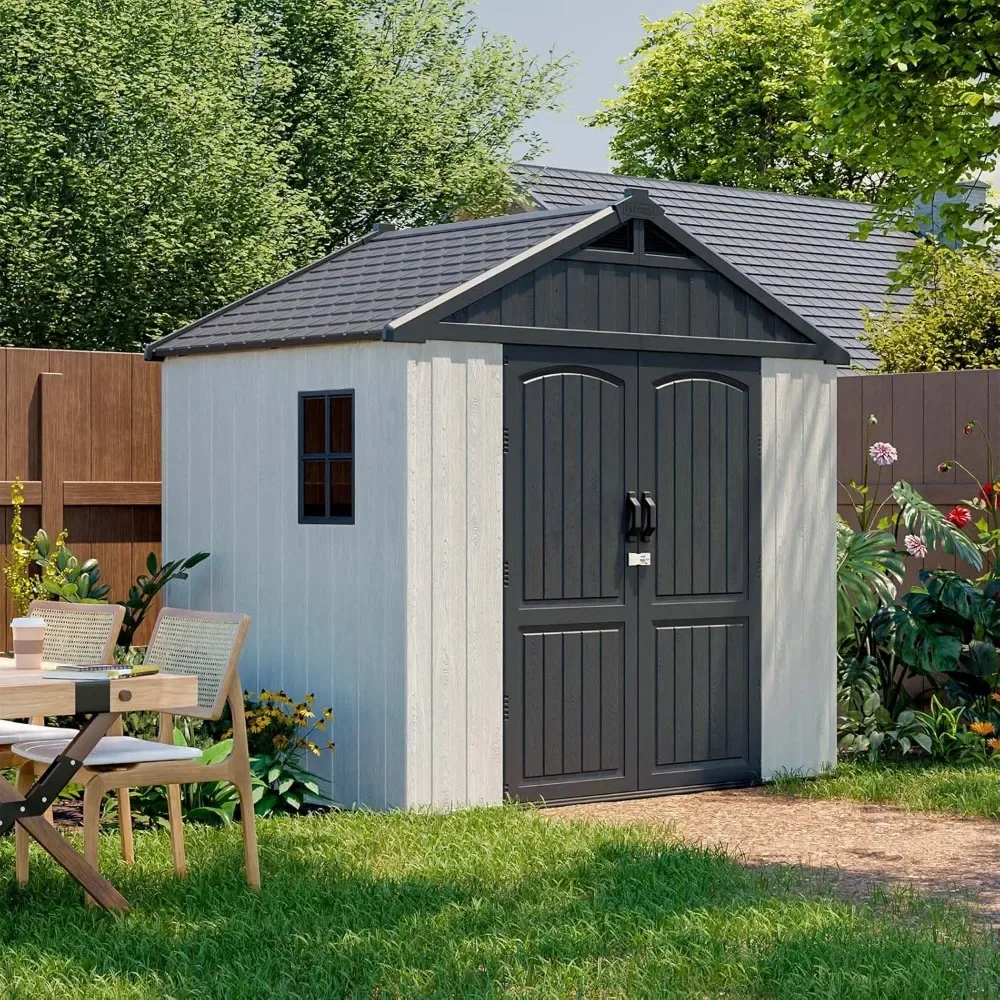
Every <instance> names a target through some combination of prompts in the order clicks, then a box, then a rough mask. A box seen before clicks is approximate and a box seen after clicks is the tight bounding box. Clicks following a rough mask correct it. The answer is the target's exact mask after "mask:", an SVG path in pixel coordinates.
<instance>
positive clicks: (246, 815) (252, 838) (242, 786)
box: [236, 769, 260, 892]
mask: <svg viewBox="0 0 1000 1000" xmlns="http://www.w3.org/2000/svg"><path fill="white" fill-rule="evenodd" d="M236 791H237V792H238V793H239V796H240V820H241V822H242V825H243V850H244V851H245V852H246V856H247V884H248V885H249V886H250V888H251V889H252V890H253V891H254V892H260V856H259V854H258V851H257V815H256V813H255V812H254V802H253V785H252V784H251V782H250V774H249V769H248V771H247V774H246V775H245V776H244V775H242V774H241V775H240V776H239V777H238V778H237V779H236Z"/></svg>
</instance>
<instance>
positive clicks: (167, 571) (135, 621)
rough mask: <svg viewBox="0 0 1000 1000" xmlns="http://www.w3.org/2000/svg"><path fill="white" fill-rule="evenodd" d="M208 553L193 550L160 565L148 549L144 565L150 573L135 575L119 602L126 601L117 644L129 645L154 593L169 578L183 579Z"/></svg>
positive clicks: (147, 610) (155, 593)
mask: <svg viewBox="0 0 1000 1000" xmlns="http://www.w3.org/2000/svg"><path fill="white" fill-rule="evenodd" d="M208 556H209V553H208V552H196V553H195V554H194V555H193V556H188V557H187V558H186V559H174V560H172V561H171V562H167V563H164V564H163V565H162V566H160V565H158V564H157V561H156V553H155V552H150V553H149V555H148V556H147V557H146V569H148V570H149V573H150V575H149V576H146V575H145V574H143V575H141V576H139V577H137V578H136V581H135V583H134V584H133V585H132V586H131V587H129V591H128V597H127V598H126V599H125V600H124V601H121V602H120V603H121V604H124V605H125V617H124V619H123V620H122V628H121V632H120V633H119V636H118V645H119V646H125V647H126V648H128V647H130V646H131V645H132V642H133V641H134V639H135V633H136V632H137V631H138V630H139V627H140V626H141V625H142V623H143V621H144V620H145V618H146V615H147V613H148V612H149V609H150V607H151V606H152V603H153V601H154V600H155V599H156V595H157V594H159V592H160V591H161V590H162V589H163V588H164V587H165V586H166V585H167V584H168V583H170V582H171V581H173V580H186V579H187V578H188V571H189V570H191V569H194V567H195V566H197V565H198V564H199V563H201V562H204V561H205V560H206V559H207V558H208Z"/></svg>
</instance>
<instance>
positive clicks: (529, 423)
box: [521, 379, 545, 601]
mask: <svg viewBox="0 0 1000 1000" xmlns="http://www.w3.org/2000/svg"><path fill="white" fill-rule="evenodd" d="M544 384H545V379H533V380H532V381H530V382H528V384H527V385H525V387H524V433H523V442H522V446H521V447H522V449H523V455H524V509H525V512H526V513H525V517H524V598H525V600H528V601H537V600H540V599H541V597H542V595H543V593H544V590H545V576H544V548H543V546H544V517H545V513H544V512H545V494H544V488H545V455H544V452H543V435H542V433H541V429H542V427H543V426H544V409H543V406H544V391H545V390H544ZM535 512H541V516H538V514H536V513H535Z"/></svg>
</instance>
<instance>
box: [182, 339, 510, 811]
mask: <svg viewBox="0 0 1000 1000" xmlns="http://www.w3.org/2000/svg"><path fill="white" fill-rule="evenodd" d="M502 372H503V368H502V352H501V349H500V348H499V347H497V346H494V345H485V346H481V345H464V344H426V345H411V346H407V345H392V344H381V343H358V344H343V345H336V346H333V345H331V346H324V347H310V348H295V349H287V350H273V351H247V352H234V353H230V354H218V355H211V356H207V357H199V358H178V359H171V360H168V361H167V362H166V363H165V364H164V373H163V426H164V456H165V458H164V515H163V516H164V552H165V555H166V557H167V558H173V557H175V556H179V555H187V554H189V553H190V552H193V551H195V550H197V549H205V550H207V551H209V552H211V553H212V555H211V558H210V559H209V560H208V561H207V562H206V563H205V564H203V566H201V567H198V568H197V569H196V570H195V571H194V573H192V575H191V579H190V580H189V581H188V582H187V583H180V584H178V585H176V586H174V587H172V588H171V590H170V592H169V594H168V599H169V600H170V601H171V602H173V603H177V604H180V605H181V606H184V607H198V608H204V609H208V610H215V611H228V610H237V611H245V612H247V613H249V614H250V615H251V616H252V618H253V624H252V625H251V629H250V633H249V636H248V640H247V644H246V647H245V650H244V654H243V658H242V660H241V665H240V669H241V679H242V680H243V683H244V686H245V687H249V688H259V687H268V688H273V689H279V688H280V689H283V690H285V691H287V693H288V694H289V695H290V696H292V697H293V698H299V697H302V696H303V695H305V694H306V693H312V694H315V696H316V699H317V702H318V703H319V704H320V705H325V704H331V705H332V706H333V709H334V713H335V721H334V725H333V728H332V732H331V735H332V737H333V739H334V740H335V741H336V743H337V750H336V752H335V753H334V754H333V755H329V754H324V756H323V757H322V758H321V759H320V760H319V761H317V762H315V767H316V770H317V773H318V774H320V776H321V777H323V778H324V779H326V780H327V781H329V782H330V785H329V786H328V788H329V791H330V793H331V794H332V795H333V797H334V798H335V799H336V800H337V801H339V802H342V803H344V804H348V805H350V804H353V803H363V804H365V805H369V806H372V807H375V808H384V807H389V806H399V805H433V806H436V807H453V806H458V805H463V804H466V803H468V802H496V801H499V800H500V797H501V794H502V757H503V748H502V700H503V662H502V646H501V641H502V640H501V625H502V620H501V607H502V601H501V598H502V590H501V587H502V540H501V530H502V510H501V486H502V484H501V476H502V468H503V455H502V440H501V439H502V392H501V388H502ZM337 389H353V390H354V392H355V524H354V525H301V524H299V523H298V484H297V476H298V394H299V392H301V391H310V390H315V391H333V390H337Z"/></svg>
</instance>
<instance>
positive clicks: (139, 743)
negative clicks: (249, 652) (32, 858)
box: [13, 608, 260, 890]
mask: <svg viewBox="0 0 1000 1000" xmlns="http://www.w3.org/2000/svg"><path fill="white" fill-rule="evenodd" d="M249 626H250V617H249V615H231V614H215V613H211V612H204V611H184V610H181V609H178V608H163V610H162V611H161V612H160V614H159V616H158V617H157V619H156V625H155V627H154V629H153V635H152V638H151V639H150V641H149V646H148V648H147V650H146V656H145V662H146V663H149V664H156V665H157V666H158V667H159V668H160V670H161V671H163V672H165V673H178V674H195V675H196V676H197V678H198V704H197V705H196V706H191V707H185V706H178V707H177V708H176V709H175V710H174V711H172V712H170V713H161V715H160V734H159V741H158V742H152V741H149V740H139V739H132V738H131V737H123V736H108V737H105V738H104V739H103V740H101V741H100V742H99V743H98V744H97V746H96V747H95V748H94V750H93V751H92V752H91V753H90V755H89V756H88V757H87V758H86V760H85V761H84V762H83V767H82V768H81V769H80V771H78V772H77V775H76V777H75V778H74V781H76V782H79V783H80V784H82V785H84V796H83V831H84V832H83V839H84V852H83V853H84V856H85V857H86V858H87V860H88V861H89V862H90V863H91V864H92V865H93V866H94V867H95V868H96V867H97V863H98V844H99V831H100V819H101V801H102V800H103V798H104V796H105V794H106V793H108V792H110V791H116V790H122V789H128V788H145V787H149V786H151V785H166V786H167V804H168V812H169V819H170V838H171V843H172V847H173V859H174V868H175V870H176V871H177V874H178V875H179V876H181V877H183V876H184V875H186V873H187V862H186V859H185V855H184V830H183V826H182V822H181V791H180V786H181V785H183V784H199V783H202V782H210V781H228V782H230V783H231V784H233V785H234V786H235V787H236V791H237V793H238V795H239V800H240V813H241V815H242V820H243V844H244V848H245V851H246V867H247V881H248V883H249V884H250V887H251V888H252V889H254V890H257V889H259V888H260V867H259V862H258V856H257V829H256V823H255V818H254V802H253V786H252V782H251V774H250V752H249V747H248V745H247V729H246V717H245V714H244V709H243V687H242V685H241V684H240V678H239V674H238V672H237V663H238V661H239V656H240V650H241V648H242V646H243V640H244V638H245V636H246V632H247V629H248V628H249ZM227 703H228V705H229V710H230V713H231V715H232V720H233V751H232V753H231V754H230V755H229V756H228V757H227V758H226V759H225V760H224V761H222V762H221V763H219V764H212V765H206V764H202V763H200V762H199V761H198V760H197V759H195V758H197V757H200V756H201V752H200V751H199V750H194V749H192V748H190V747H179V746H174V743H173V733H174V716H175V715H181V716H191V717H194V718H198V719H214V720H217V719H219V718H220V716H221V715H222V711H223V708H224V707H225V705H226V704H227ZM66 745H67V741H52V740H45V741H39V742H36V741H32V740H27V741H24V742H22V743H18V744H17V745H16V746H15V747H14V748H13V749H14V753H16V754H17V755H18V756H20V757H23V758H24V759H25V760H26V761H28V762H29V763H28V764H26V765H25V768H24V769H25V770H29V771H33V770H34V769H35V768H36V767H39V766H40V767H42V768H44V767H46V766H48V764H49V763H51V761H52V760H53V759H54V758H55V757H56V756H57V755H58V754H59V752H60V751H61V750H62V749H64V748H65V747H66ZM128 831H129V832H128V841H129V842H128V843H127V844H126V842H125V840H126V838H125V833H124V831H123V834H122V849H123V852H124V853H125V855H126V858H128V857H129V856H130V855H131V851H132V845H131V823H129V824H128ZM17 836H18V838H19V841H18V850H17V878H18V881H19V882H21V883H22V884H23V883H25V882H27V879H28V854H27V844H28V839H27V835H26V834H24V833H23V832H21V830H20V828H18V830H17Z"/></svg>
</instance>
